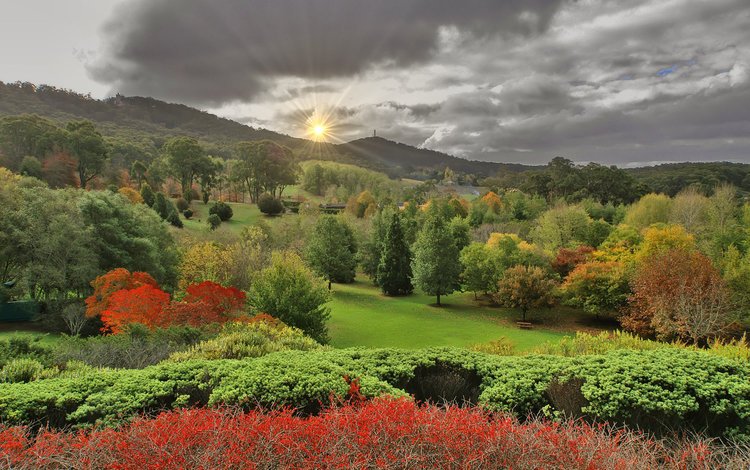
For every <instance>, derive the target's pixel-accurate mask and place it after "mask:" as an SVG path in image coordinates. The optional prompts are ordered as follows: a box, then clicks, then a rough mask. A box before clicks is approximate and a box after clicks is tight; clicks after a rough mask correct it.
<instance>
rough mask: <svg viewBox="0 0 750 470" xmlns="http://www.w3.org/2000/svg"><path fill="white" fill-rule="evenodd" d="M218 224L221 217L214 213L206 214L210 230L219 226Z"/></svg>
mask: <svg viewBox="0 0 750 470" xmlns="http://www.w3.org/2000/svg"><path fill="white" fill-rule="evenodd" d="M219 225H221V219H220V218H219V216H218V215H216V214H211V215H209V216H208V228H209V229H211V230H216V229H217V228H219Z"/></svg>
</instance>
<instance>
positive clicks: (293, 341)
mask: <svg viewBox="0 0 750 470" xmlns="http://www.w3.org/2000/svg"><path fill="white" fill-rule="evenodd" d="M320 347H321V346H320V344H318V343H316V342H315V341H314V340H313V339H311V338H308V337H307V336H305V335H304V334H303V333H302V331H300V330H298V329H297V328H291V327H288V326H285V325H283V324H282V325H281V326H273V325H270V324H268V323H266V322H254V323H227V324H226V325H224V327H223V328H222V331H221V333H220V334H219V335H218V336H217V337H216V338H213V339H209V340H206V341H203V342H202V343H199V344H196V345H195V346H193V347H192V348H190V349H189V350H187V351H184V352H179V353H175V354H173V355H172V356H171V357H170V360H172V361H188V360H192V359H244V358H247V357H260V356H265V355H266V354H269V353H272V352H277V351H285V350H300V351H311V350H315V349H319V348H320Z"/></svg>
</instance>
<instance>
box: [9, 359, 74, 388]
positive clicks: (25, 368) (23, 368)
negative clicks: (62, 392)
mask: <svg viewBox="0 0 750 470" xmlns="http://www.w3.org/2000/svg"><path fill="white" fill-rule="evenodd" d="M58 373H59V370H58V369H56V368H50V369H47V368H45V367H44V364H42V363H41V362H39V361H37V360H36V359H30V358H22V359H12V360H11V361H9V362H8V363H6V364H5V365H4V366H3V368H2V369H0V383H23V382H31V381H33V380H39V379H45V378H50V377H54V376H55V375H57V374H58Z"/></svg>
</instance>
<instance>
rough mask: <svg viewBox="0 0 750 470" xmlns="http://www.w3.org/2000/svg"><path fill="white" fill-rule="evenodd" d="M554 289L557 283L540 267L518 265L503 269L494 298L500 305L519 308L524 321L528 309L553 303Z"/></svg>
mask: <svg viewBox="0 0 750 470" xmlns="http://www.w3.org/2000/svg"><path fill="white" fill-rule="evenodd" d="M556 289H557V284H556V283H555V281H554V280H552V279H550V278H549V276H547V273H546V272H544V270H543V269H542V268H539V267H536V266H532V267H528V266H521V265H519V266H513V267H512V268H508V269H507V270H506V271H505V274H503V277H502V279H500V282H499V283H498V290H497V293H496V294H495V298H496V300H497V302H498V303H499V304H501V305H504V306H506V307H510V308H518V309H520V310H521V313H522V315H523V321H526V313H527V312H528V311H529V309H532V308H541V307H553V306H554V305H555V303H556V301H557V298H556V295H555V294H556Z"/></svg>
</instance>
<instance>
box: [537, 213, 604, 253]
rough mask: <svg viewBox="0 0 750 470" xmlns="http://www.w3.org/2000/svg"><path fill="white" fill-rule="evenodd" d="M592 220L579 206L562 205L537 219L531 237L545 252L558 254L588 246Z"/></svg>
mask: <svg viewBox="0 0 750 470" xmlns="http://www.w3.org/2000/svg"><path fill="white" fill-rule="evenodd" d="M590 225H591V218H590V217H589V215H588V213H587V212H586V210H585V209H583V208H582V207H578V206H567V205H560V206H557V207H554V208H552V209H549V210H548V211H546V212H545V213H543V214H542V215H541V216H540V217H539V219H537V223H536V227H534V229H533V231H532V233H531V236H532V239H533V240H534V242H536V243H538V244H539V245H540V246H541V247H542V248H544V249H545V250H549V251H551V252H557V250H559V249H560V248H573V247H575V246H577V245H582V244H586V243H587V242H588V239H589V236H590V230H589V227H590Z"/></svg>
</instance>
